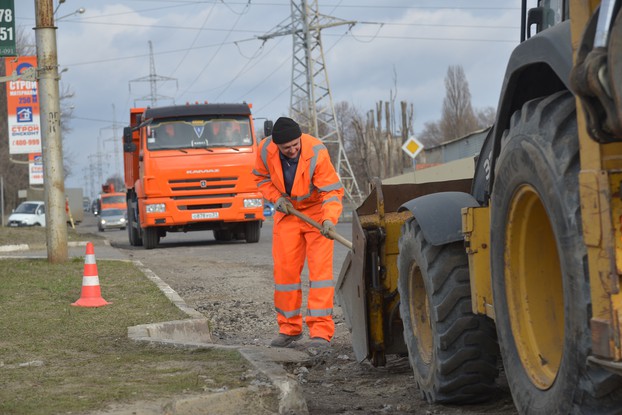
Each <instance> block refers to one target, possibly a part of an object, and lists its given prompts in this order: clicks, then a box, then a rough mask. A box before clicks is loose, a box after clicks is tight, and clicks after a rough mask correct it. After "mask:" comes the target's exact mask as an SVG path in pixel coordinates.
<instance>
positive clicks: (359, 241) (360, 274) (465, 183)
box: [335, 179, 471, 366]
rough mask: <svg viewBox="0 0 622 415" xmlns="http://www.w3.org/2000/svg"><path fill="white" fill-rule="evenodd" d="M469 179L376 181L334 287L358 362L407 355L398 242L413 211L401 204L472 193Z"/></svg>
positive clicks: (357, 217) (360, 211)
mask: <svg viewBox="0 0 622 415" xmlns="http://www.w3.org/2000/svg"><path fill="white" fill-rule="evenodd" d="M470 188H471V179H464V180H451V181H444V182H434V183H421V184H410V183H408V184H392V185H389V184H382V183H381V182H380V180H379V179H376V180H375V181H374V182H373V187H372V190H371V192H370V194H369V195H368V196H367V198H366V199H365V200H364V201H363V203H362V204H361V205H360V206H359V207H358V208H357V209H356V210H355V211H354V213H353V215H352V250H351V251H350V252H348V254H347V256H346V259H345V260H344V263H343V266H342V268H341V271H340V273H339V278H338V279H337V283H336V285H335V293H336V300H337V303H338V304H339V305H340V306H341V308H342V310H343V313H344V316H345V319H346V324H347V325H348V328H349V329H350V332H351V334H352V346H353V350H354V354H355V357H356V359H357V361H359V362H362V361H363V360H365V359H370V360H371V362H372V364H373V365H374V366H382V365H384V364H385V362H386V355H387V354H406V353H408V350H407V349H406V345H405V344H404V339H403V333H402V331H403V328H402V320H401V318H400V315H399V294H398V292H397V279H398V269H397V256H398V253H399V249H398V242H399V238H400V234H401V228H402V225H403V224H404V222H405V221H406V220H407V219H408V218H409V217H410V216H411V213H410V212H409V211H404V212H398V210H399V208H400V206H401V205H402V204H403V203H405V202H407V201H409V200H411V199H414V198H416V197H419V196H423V195H426V194H429V193H436V192H445V191H462V192H469V191H470Z"/></svg>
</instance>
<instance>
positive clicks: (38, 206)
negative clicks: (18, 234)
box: [7, 201, 45, 227]
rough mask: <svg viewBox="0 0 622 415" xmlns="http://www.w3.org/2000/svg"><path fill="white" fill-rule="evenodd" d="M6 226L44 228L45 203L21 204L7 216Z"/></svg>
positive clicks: (29, 202) (31, 202) (30, 202)
mask: <svg viewBox="0 0 622 415" xmlns="http://www.w3.org/2000/svg"><path fill="white" fill-rule="evenodd" d="M7 226H14V227H17V226H45V203H43V202H40V201H28V202H23V203H21V204H20V205H19V206H18V207H17V208H16V209H15V210H14V211H13V213H11V216H9V223H8V224H7Z"/></svg>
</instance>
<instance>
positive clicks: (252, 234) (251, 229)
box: [244, 220, 261, 244]
mask: <svg viewBox="0 0 622 415" xmlns="http://www.w3.org/2000/svg"><path fill="white" fill-rule="evenodd" d="M244 235H245V236H246V242H247V243H249V244H251V243H256V242H259V237H260V235H261V222H260V221H258V220H256V221H252V222H246V223H244Z"/></svg>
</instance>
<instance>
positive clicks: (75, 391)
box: [0, 229, 249, 415]
mask: <svg viewBox="0 0 622 415" xmlns="http://www.w3.org/2000/svg"><path fill="white" fill-rule="evenodd" d="M20 231H22V229H20ZM97 267H98V274H99V280H100V285H101V289H102V297H103V298H104V299H106V300H107V301H109V302H111V303H112V304H110V305H107V306H105V307H100V308H82V307H74V306H71V303H73V302H75V301H76V300H77V299H78V298H80V292H81V287H82V276H83V270H84V260H83V259H75V260H70V261H67V262H66V263H64V264H50V263H48V262H47V261H46V260H30V259H28V260H27V259H23V260H22V259H3V260H0V287H1V288H0V333H2V334H1V336H0V413H2V414H26V413H27V414H32V415H38V414H46V415H48V414H65V413H70V412H73V413H75V412H81V411H92V410H101V409H103V408H105V407H106V406H107V405H109V404H111V403H120V404H122V403H130V402H133V401H139V400H150V399H156V398H163V397H170V396H174V395H179V394H181V393H193V392H199V391H204V390H206V389H211V388H214V389H217V388H223V387H227V388H234V387H239V386H243V381H242V380H241V379H242V378H243V376H242V374H243V373H244V372H245V371H246V370H248V369H249V367H248V364H247V362H246V361H245V360H244V359H243V358H241V356H240V355H239V354H238V353H237V352H236V351H222V350H195V351H188V350H183V349H176V348H169V347H165V346H154V345H145V344H141V343H136V342H134V341H131V340H129V339H128V337H127V328H128V327H129V326H134V325H138V324H147V323H155V322H162V321H170V320H179V319H184V318H187V316H186V315H185V314H184V313H182V312H181V311H180V310H179V309H178V308H177V307H175V306H174V305H173V304H171V302H170V301H169V300H168V299H167V298H166V297H165V296H164V295H163V294H162V293H161V292H160V291H159V290H158V289H157V287H155V286H154V284H153V283H152V282H150V281H149V280H148V279H147V278H146V277H145V276H144V275H143V274H142V273H141V272H140V270H138V269H137V268H135V267H134V265H133V264H131V263H128V262H119V261H97Z"/></svg>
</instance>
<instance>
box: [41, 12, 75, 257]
mask: <svg viewBox="0 0 622 415" xmlns="http://www.w3.org/2000/svg"><path fill="white" fill-rule="evenodd" d="M35 15H36V19H35V21H36V27H35V40H36V45H37V66H38V70H37V79H38V81H39V100H40V109H41V111H40V113H41V139H42V154H43V189H44V195H45V216H46V218H45V221H46V241H47V252H48V261H49V262H51V263H61V262H65V261H67V259H68V250H67V219H66V213H65V178H64V171H63V146H62V137H61V128H60V113H61V111H60V100H59V90H58V78H59V76H58V58H57V48H56V26H54V5H53V0H35Z"/></svg>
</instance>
